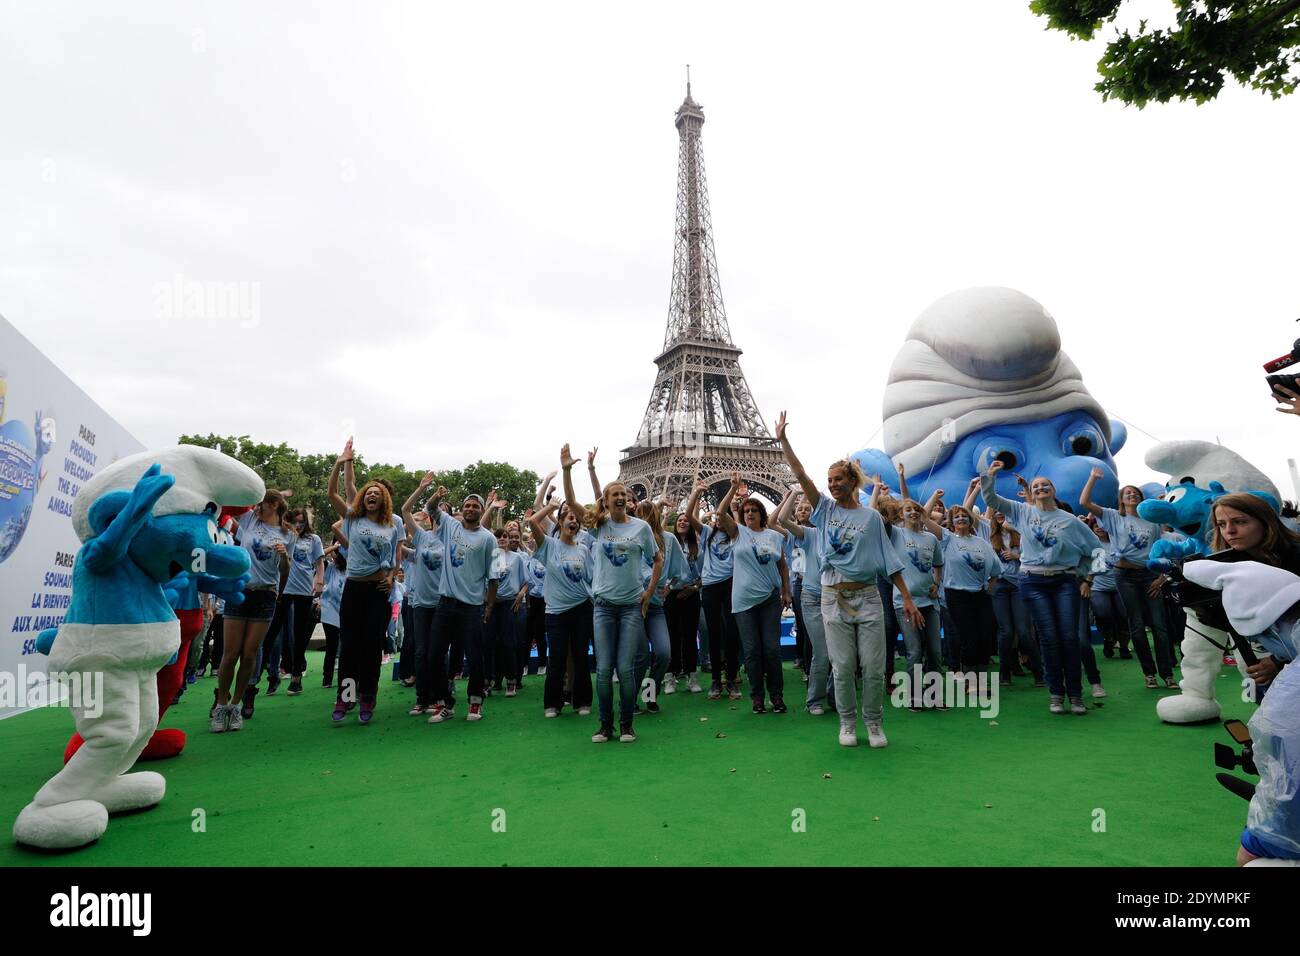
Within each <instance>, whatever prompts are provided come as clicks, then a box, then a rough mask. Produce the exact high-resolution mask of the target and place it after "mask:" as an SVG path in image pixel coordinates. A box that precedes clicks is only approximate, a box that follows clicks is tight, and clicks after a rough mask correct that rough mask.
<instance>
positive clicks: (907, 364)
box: [883, 286, 1110, 474]
mask: <svg viewBox="0 0 1300 956" xmlns="http://www.w3.org/2000/svg"><path fill="white" fill-rule="evenodd" d="M1071 411H1082V412H1086V413H1087V414H1088V415H1090V416H1091V417H1092V418H1093V419H1095V420H1096V422H1097V425H1098V427H1099V428H1100V430H1101V432H1102V434H1103V435H1105V436H1106V440H1107V441H1109V440H1110V419H1109V417H1108V416H1107V415H1106V413H1105V411H1104V410H1103V409H1102V407H1101V406H1100V405H1099V404H1097V402H1096V400H1095V399H1093V397H1092V396H1091V395H1090V394H1089V393H1088V389H1087V388H1085V387H1084V384H1083V377H1082V376H1081V375H1080V373H1079V369H1078V368H1077V367H1076V366H1075V364H1074V363H1073V362H1072V361H1070V358H1069V356H1067V355H1066V354H1065V353H1064V352H1062V351H1061V335H1060V333H1059V332H1058V331H1057V328H1056V320H1055V319H1053V318H1052V317H1051V315H1049V314H1048V312H1047V310H1046V309H1044V308H1043V307H1042V306H1041V305H1040V304H1039V303H1037V302H1035V301H1034V300H1033V299H1031V298H1030V297H1029V296H1027V295H1025V294H1024V293H1023V292H1017V291H1016V290H1015V289H1006V288H1001V287H997V286H983V287H979V288H974V289H962V290H960V291H958V292H953V293H950V294H949V295H946V296H944V297H943V298H942V299H940V300H939V301H937V302H935V303H933V304H932V305H930V306H929V307H928V308H927V309H926V310H925V311H924V312H922V313H921V314H920V315H919V316H918V317H917V319H916V321H915V322H913V323H912V327H911V329H909V330H908V333H907V341H906V342H904V343H903V347H902V348H901V349H900V350H899V353H898V356H897V357H896V358H895V359H894V364H893V366H892V367H891V368H890V370H889V384H888V385H886V386H885V402H884V409H883V415H884V418H885V424H884V443H885V453H886V454H888V455H889V456H890V457H891V458H893V460H894V462H895V464H901V465H903V466H904V467H905V468H906V469H907V471H908V473H909V474H916V473H918V472H920V471H922V470H923V469H926V468H929V467H930V465H931V464H932V463H933V462H935V461H936V460H937V459H938V458H940V455H941V451H942V450H943V448H944V446H945V445H948V444H952V443H956V442H959V441H961V440H962V439H963V438H964V437H966V436H967V435H969V434H970V433H971V432H974V431H977V430H978V429H980V428H984V427H985V426H988V425H994V424H1001V423H1007V424H1014V423H1018V422H1027V421H1036V420H1039V419H1043V418H1051V417H1052V416H1053V415H1060V414H1063V413H1064V412H1071ZM945 422H951V426H950V427H949V428H946V429H945V428H944V423H945Z"/></svg>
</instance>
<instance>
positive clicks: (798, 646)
mask: <svg viewBox="0 0 1300 956" xmlns="http://www.w3.org/2000/svg"><path fill="white" fill-rule="evenodd" d="M802 598H803V575H799V577H798V578H797V579H796V581H795V583H794V587H792V588H791V589H790V605H791V608H792V609H793V610H794V633H795V638H794V659H795V660H796V661H798V663H799V665H800V666H801V667H802V668H803V672H804V673H805V674H806V673H808V668H809V666H810V665H811V663H812V642H811V641H810V640H809V639H808V629H807V628H806V627H804V623H803V608H802V607H801V606H800V605H801V603H802Z"/></svg>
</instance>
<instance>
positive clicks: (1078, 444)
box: [1061, 426, 1106, 457]
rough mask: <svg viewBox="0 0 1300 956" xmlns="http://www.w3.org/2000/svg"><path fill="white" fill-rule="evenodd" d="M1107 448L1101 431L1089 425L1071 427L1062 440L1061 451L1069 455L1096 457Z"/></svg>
mask: <svg viewBox="0 0 1300 956" xmlns="http://www.w3.org/2000/svg"><path fill="white" fill-rule="evenodd" d="M1105 449H1106V445H1105V442H1103V441H1102V438H1101V432H1099V431H1097V429H1095V428H1091V427H1088V426H1084V427H1082V428H1074V429H1071V430H1070V431H1069V432H1068V433H1067V434H1066V435H1065V437H1064V439H1063V440H1062V441H1061V451H1063V452H1064V453H1065V454H1067V455H1090V456H1092V457H1096V456H1098V455H1100V454H1101V453H1102V452H1103V451H1105Z"/></svg>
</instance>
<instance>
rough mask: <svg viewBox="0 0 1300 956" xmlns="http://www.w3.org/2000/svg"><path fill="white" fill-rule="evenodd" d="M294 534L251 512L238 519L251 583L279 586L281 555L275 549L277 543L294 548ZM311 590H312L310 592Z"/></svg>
mask: <svg viewBox="0 0 1300 956" xmlns="http://www.w3.org/2000/svg"><path fill="white" fill-rule="evenodd" d="M295 540H296V539H295V536H294V535H293V534H292V533H290V532H288V531H285V530H284V529H283V528H281V527H280V526H279V525H272V524H264V523H263V522H261V521H259V520H258V519H257V518H256V516H255V515H254V513H253V512H252V511H248V512H245V513H244V514H243V515H242V516H241V517H240V519H239V544H240V547H242V548H243V549H244V550H245V551H247V552H248V558H249V561H250V562H251V564H250V565H249V568H248V574H249V578H248V583H249V586H250V587H251V586H253V585H258V586H262V587H266V586H268V585H269V586H271V587H274V588H277V589H278V588H279V587H280V556H279V555H278V554H277V553H276V551H275V545H276V542H279V543H280V544H282V545H284V546H285V548H286V549H288V550H290V551H292V550H293V544H294V541H295ZM308 593H311V592H310V591H308Z"/></svg>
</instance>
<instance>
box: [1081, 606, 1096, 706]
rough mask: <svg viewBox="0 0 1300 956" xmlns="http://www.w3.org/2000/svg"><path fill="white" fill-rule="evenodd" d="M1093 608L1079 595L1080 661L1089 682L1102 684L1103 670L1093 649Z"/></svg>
mask: <svg viewBox="0 0 1300 956" xmlns="http://www.w3.org/2000/svg"><path fill="white" fill-rule="evenodd" d="M1091 610H1092V603H1091V602H1089V601H1085V600H1084V599H1083V595H1079V661H1080V662H1081V663H1082V664H1083V672H1084V673H1085V674H1087V675H1088V683H1090V684H1100V683H1101V671H1099V670H1097V654H1096V652H1095V651H1094V650H1093V649H1092V621H1091V619H1090V618H1089V616H1088V613H1089V612H1090V611H1091Z"/></svg>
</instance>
